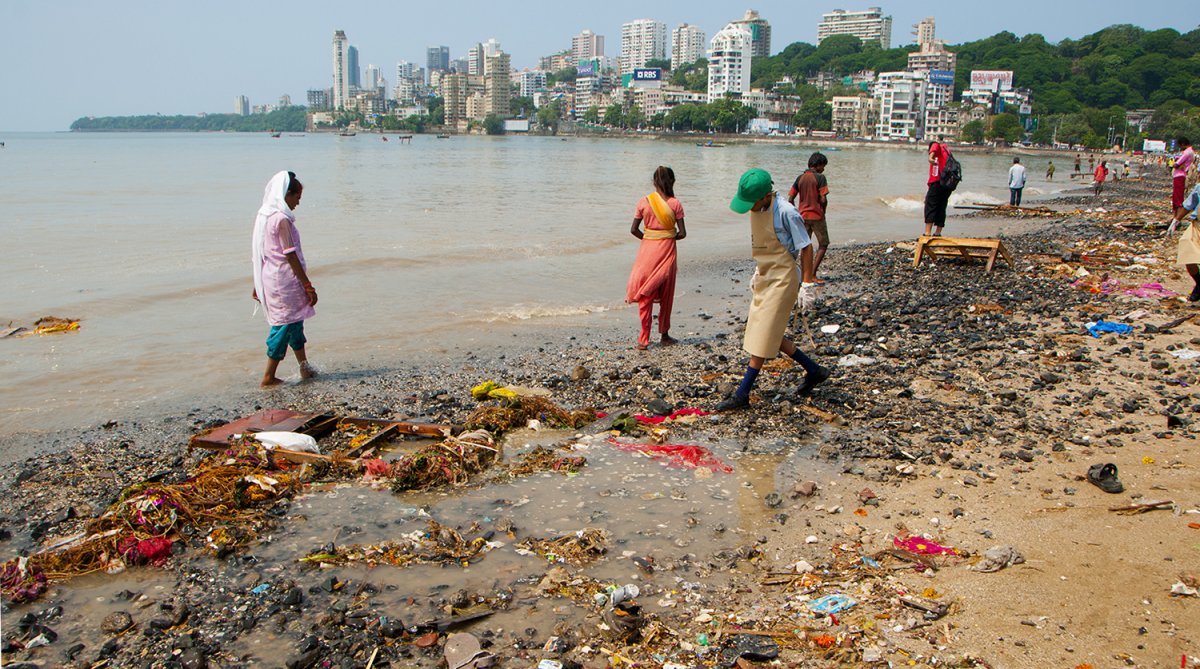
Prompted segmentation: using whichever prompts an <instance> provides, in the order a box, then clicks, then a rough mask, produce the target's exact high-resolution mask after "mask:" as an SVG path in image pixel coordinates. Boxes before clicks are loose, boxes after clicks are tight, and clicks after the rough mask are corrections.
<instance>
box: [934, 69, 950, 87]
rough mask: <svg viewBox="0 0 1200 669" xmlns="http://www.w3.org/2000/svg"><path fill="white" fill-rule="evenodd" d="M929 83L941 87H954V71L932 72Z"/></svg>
mask: <svg viewBox="0 0 1200 669" xmlns="http://www.w3.org/2000/svg"><path fill="white" fill-rule="evenodd" d="M929 83H931V84H936V85H939V86H953V85H954V70H930V71H929Z"/></svg>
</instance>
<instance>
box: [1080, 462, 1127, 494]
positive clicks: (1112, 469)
mask: <svg viewBox="0 0 1200 669" xmlns="http://www.w3.org/2000/svg"><path fill="white" fill-rule="evenodd" d="M1087 480H1088V483H1091V484H1092V485H1094V486H1096V487H1097V488H1099V489H1101V490H1103V491H1104V492H1107V493H1112V494H1116V493H1120V492H1124V490H1125V486H1124V485H1121V480H1120V479H1118V478H1117V466H1116V465H1114V464H1113V463H1111V462H1109V463H1105V464H1099V463H1097V464H1094V465H1092V466H1091V467H1088V471H1087Z"/></svg>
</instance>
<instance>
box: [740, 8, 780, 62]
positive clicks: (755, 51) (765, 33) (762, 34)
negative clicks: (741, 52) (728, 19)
mask: <svg viewBox="0 0 1200 669" xmlns="http://www.w3.org/2000/svg"><path fill="white" fill-rule="evenodd" d="M733 24H734V25H737V26H741V27H743V28H745V29H746V30H748V31H749V32H750V37H751V40H752V42H751V45H750V55H751V56H753V57H755V58H766V57H767V56H770V55H771V24H770V23H767V20H766V19H764V18H762V17H761V16H759V15H758V12H756V11H754V10H753V9H747V10H746V15H745V16H743V17H742V18H740V19H738V20H737V21H734V22H733Z"/></svg>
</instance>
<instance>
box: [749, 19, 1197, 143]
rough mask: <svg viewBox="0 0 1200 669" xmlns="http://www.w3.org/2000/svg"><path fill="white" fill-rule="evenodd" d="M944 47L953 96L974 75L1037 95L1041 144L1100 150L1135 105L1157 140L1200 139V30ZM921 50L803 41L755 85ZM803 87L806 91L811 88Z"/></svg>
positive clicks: (893, 64)
mask: <svg viewBox="0 0 1200 669" xmlns="http://www.w3.org/2000/svg"><path fill="white" fill-rule="evenodd" d="M946 48H947V49H948V50H950V51H953V52H955V53H956V54H958V65H957V76H956V82H955V83H956V85H955V88H956V92H961V91H962V90H963V89H964V88H966V87H967V84H968V82H969V79H970V74H971V70H1012V71H1013V73H1014V83H1015V85H1016V86H1017V87H1019V88H1028V89H1030V90H1031V91H1032V92H1033V113H1034V115H1036V116H1039V117H1042V122H1041V123H1039V130H1040V131H1041V133H1040V134H1041V135H1043V137H1042V138H1041V139H1043V140H1046V139H1048V137H1045V136H1044V135H1046V134H1047V133H1050V132H1052V130H1053V129H1057V130H1058V132H1059V134H1058V138H1059V140H1060V141H1068V142H1078V143H1086V144H1091V145H1093V146H1099V145H1100V144H1102V143H1104V142H1105V141H1106V140H1107V139H1108V137H1107V135H1108V134H1110V133H1108V132H1107V131H1108V126H1110V125H1113V124H1114V121H1113V118H1114V117H1123V115H1124V112H1125V111H1127V110H1132V109H1154V110H1156V114H1155V118H1154V122H1153V123H1152V125H1151V127H1150V128H1149V132H1148V133H1147V134H1149V135H1151V136H1156V137H1166V136H1174V135H1177V134H1188V135H1191V136H1200V110H1198V109H1197V106H1198V105H1200V29H1196V30H1192V31H1191V32H1187V33H1180V32H1179V31H1177V30H1174V29H1171V28H1164V29H1162V30H1154V31H1148V30H1145V29H1142V28H1138V27H1136V26H1130V25H1115V26H1110V27H1108V28H1105V29H1104V30H1101V31H1099V32H1096V33H1093V34H1091V35H1088V36H1086V37H1083V38H1080V39H1078V40H1072V39H1064V40H1063V41H1061V42H1059V43H1057V44H1052V43H1050V42H1047V41H1046V39H1045V38H1044V37H1043V36H1041V35H1038V34H1031V35H1026V36H1024V37H1017V36H1016V35H1014V34H1013V33H1011V32H1000V33H997V34H995V35H993V36H991V37H988V38H985V39H981V40H977V41H974V42H967V43H964V44H957V45H947V47H946ZM915 50H916V47H915V46H913V45H908V46H905V47H900V48H896V49H881V48H879V46H878V45H876V44H874V43H868V44H863V42H861V41H860V40H859V39H857V38H855V37H852V36H849V35H838V36H834V37H830V38H829V39H826V40H825V41H823V42H822V43H821V44H820V46H813V45H811V44H806V43H803V42H797V43H795V44H792V45H790V46H788V47H787V48H785V49H784V50H783V51H781V52H779V53H778V54H776V55H774V56H771V57H769V58H761V59H757V60H755V61H754V64H753V84H752V85H753V86H754V87H756V88H758V87H762V88H771V87H772V86H773V85H774V84H775V83H776V82H778V81H780V80H781V79H783V78H784V77H785V76H787V77H791V78H792V80H794V81H797V82H803V81H806V80H811V79H812V78H813V77H815V76H816V75H817V73H819V72H831V73H833V74H835V75H838V76H845V75H848V74H852V73H854V72H858V71H860V70H874V71H876V72H885V71H894V70H903V69H904V68H905V67H906V66H907V62H908V60H907V58H908V53H909V52H911V51H915ZM800 88H801V89H802V90H801V93H802V94H804V91H803V89H804V88H806V87H804V86H801V87H800ZM843 92H845V91H838V90H836V89H835V90H834V91H833V93H843ZM810 94H811V92H810ZM1122 120H1123V119H1122ZM1063 127H1066V128H1067V129H1068V131H1069V132H1068V133H1067V134H1066V135H1063V133H1062V128H1063ZM1121 130H1122V132H1123V129H1121ZM1035 139H1037V137H1035ZM1131 139H1132V137H1131Z"/></svg>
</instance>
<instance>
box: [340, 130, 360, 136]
mask: <svg viewBox="0 0 1200 669" xmlns="http://www.w3.org/2000/svg"><path fill="white" fill-rule="evenodd" d="M357 134H358V133H356V132H350V131H349V130H343V131H341V132H339V133H338V137H353V136H355V135H357Z"/></svg>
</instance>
